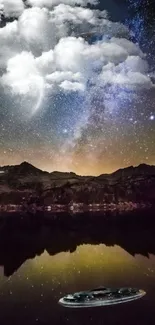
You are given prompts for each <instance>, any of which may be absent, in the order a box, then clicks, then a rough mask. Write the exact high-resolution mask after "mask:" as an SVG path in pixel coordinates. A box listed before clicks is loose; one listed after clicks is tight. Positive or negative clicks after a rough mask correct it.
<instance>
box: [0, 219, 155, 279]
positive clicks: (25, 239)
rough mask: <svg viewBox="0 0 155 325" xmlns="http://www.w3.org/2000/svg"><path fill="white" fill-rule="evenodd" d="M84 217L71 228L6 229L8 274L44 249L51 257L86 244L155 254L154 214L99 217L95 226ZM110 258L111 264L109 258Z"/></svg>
mask: <svg viewBox="0 0 155 325" xmlns="http://www.w3.org/2000/svg"><path fill="white" fill-rule="evenodd" d="M82 218H83V220H84V221H83V220H82V221H81V223H80V224H77V223H76V221H74V223H73V224H72V227H71V228H68V227H65V226H64V225H63V224H61V227H59V226H58V227H54V226H53V223H51V224H50V225H48V226H47V225H42V224H41V225H40V226H39V227H34V228H21V229H18V228H17V229H16V230H15V229H13V230H10V229H9V231H8V229H7V231H5V232H2V233H1V236H0V265H1V266H3V267H4V275H5V276H10V275H12V274H13V273H14V272H15V271H17V270H18V268H20V266H21V265H22V264H23V263H24V262H25V261H26V260H27V259H33V258H35V256H37V255H41V254H42V253H43V252H44V251H46V252H47V253H48V254H49V255H51V256H53V255H56V254H58V253H61V252H70V253H73V252H75V251H76V250H77V247H78V246H80V245H83V244H89V245H100V244H104V245H105V246H108V247H115V246H119V247H121V248H123V249H124V250H125V251H126V252H128V253H129V254H131V255H132V256H135V254H140V255H143V256H146V257H148V258H149V254H155V238H154V229H155V220H154V217H153V218H152V217H150V219H149V218H148V215H147V214H145V215H144V216H143V217H141V219H139V218H138V217H137V218H136V219H134V215H132V218H131V216H130V215H129V217H128V218H126V217H125V218H124V219H123V218H121V219H120V220H117V221H116V220H112V221H109V220H108V221H107V220H104V221H103V219H99V218H98V220H96V223H95V226H94V222H91V221H90V222H87V223H86V222H85V216H83V215H82ZM79 219H80V217H79ZM69 256H70V254H69ZM85 258H86V257H85ZM87 258H89V253H87ZM90 258H91V251H90ZM114 258H115V257H113V259H114ZM107 261H108V263H109V259H108V260H107ZM83 262H84V261H83Z"/></svg>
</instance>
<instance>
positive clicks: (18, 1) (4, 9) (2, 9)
mask: <svg viewBox="0 0 155 325" xmlns="http://www.w3.org/2000/svg"><path fill="white" fill-rule="evenodd" d="M23 11H24V3H23V1H22V0H15V1H13V0H0V13H1V14H2V13H3V14H4V15H5V16H6V17H19V16H20V15H21V14H22V12H23Z"/></svg>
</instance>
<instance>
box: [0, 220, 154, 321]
mask: <svg viewBox="0 0 155 325" xmlns="http://www.w3.org/2000/svg"><path fill="white" fill-rule="evenodd" d="M148 215H149V214H146V217H144V218H143V219H140V220H141V222H139V218H138V219H136V220H134V221H133V219H132V222H131V219H130V218H129V219H130V222H128V219H125V220H124V219H121V221H120V222H118V220H117V222H116V221H115V220H113V222H112V223H111V222H110V223H109V222H103V221H101V220H99V219H98V220H96V226H95V227H94V223H92V222H87V223H84V222H83V227H82V224H79V226H78V223H76V221H75V222H74V223H73V225H72V226H71V227H66V226H65V224H64V225H61V230H60V227H57V226H53V224H51V225H40V226H39V227H38V228H37V229H36V227H34V229H33V230H32V229H29V228H27V231H26V230H25V229H23V228H22V227H21V228H20V231H19V229H18V231H15V229H14V231H12V230H11V229H10V230H9V231H5V234H4V233H1V236H0V265H2V269H1V273H0V304H1V313H0V323H1V324H5V325H13V324H22V325H27V324H28V325H29V324H30V325H34V324H39V325H43V324H44V325H45V324H46V325H49V324H54V325H60V324H61V325H66V324H68V325H79V324H80V325H85V324H92V325H101V324H106V325H124V324H126V325H129V324H134V325H137V324H141V325H144V324H149V325H154V319H155V311H154V301H155V256H154V255H153V254H155V238H154V229H155V227H154V220H153V219H154V218H152V219H149V220H148ZM81 218H82V216H81ZM78 220H79V219H78ZM137 254H138V255H137ZM3 268H4V269H3ZM3 271H4V274H5V276H3ZM101 285H103V286H106V287H124V286H130V287H137V288H142V289H144V290H145V291H146V292H147V295H146V296H145V297H144V298H143V299H142V300H140V301H136V302H130V303H129V304H127V305H121V306H119V305H118V306H115V307H114V306H113V307H106V308H104V307H101V308H97V309H95V310H94V309H93V310H92V309H91V310H85V311H80V312H79V311H76V310H66V309H64V308H62V307H61V306H59V305H58V300H59V299H60V298H61V297H63V296H64V295H66V294H67V293H70V292H77V291H82V290H89V289H91V288H95V287H98V286H101ZM111 308H112V309H111Z"/></svg>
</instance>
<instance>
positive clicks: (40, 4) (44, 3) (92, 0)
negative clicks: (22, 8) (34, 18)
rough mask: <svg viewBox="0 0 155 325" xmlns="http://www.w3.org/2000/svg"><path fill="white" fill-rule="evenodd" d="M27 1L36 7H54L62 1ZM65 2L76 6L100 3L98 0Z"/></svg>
mask: <svg viewBox="0 0 155 325" xmlns="http://www.w3.org/2000/svg"><path fill="white" fill-rule="evenodd" d="M27 3H28V4H29V5H31V6H35V7H41V8H42V7H47V8H52V7H53V6H57V5H59V4H60V3H62V1H61V0H27ZM63 3H64V4H67V5H70V6H75V5H80V6H87V4H92V5H96V4H97V3H98V1H97V0H63Z"/></svg>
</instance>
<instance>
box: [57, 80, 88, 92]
mask: <svg viewBox="0 0 155 325" xmlns="http://www.w3.org/2000/svg"><path fill="white" fill-rule="evenodd" d="M60 87H61V88H63V89H64V90H67V91H84V90H85V86H84V84H82V83H79V82H71V81H68V80H65V81H63V82H62V83H61V84H60Z"/></svg>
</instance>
